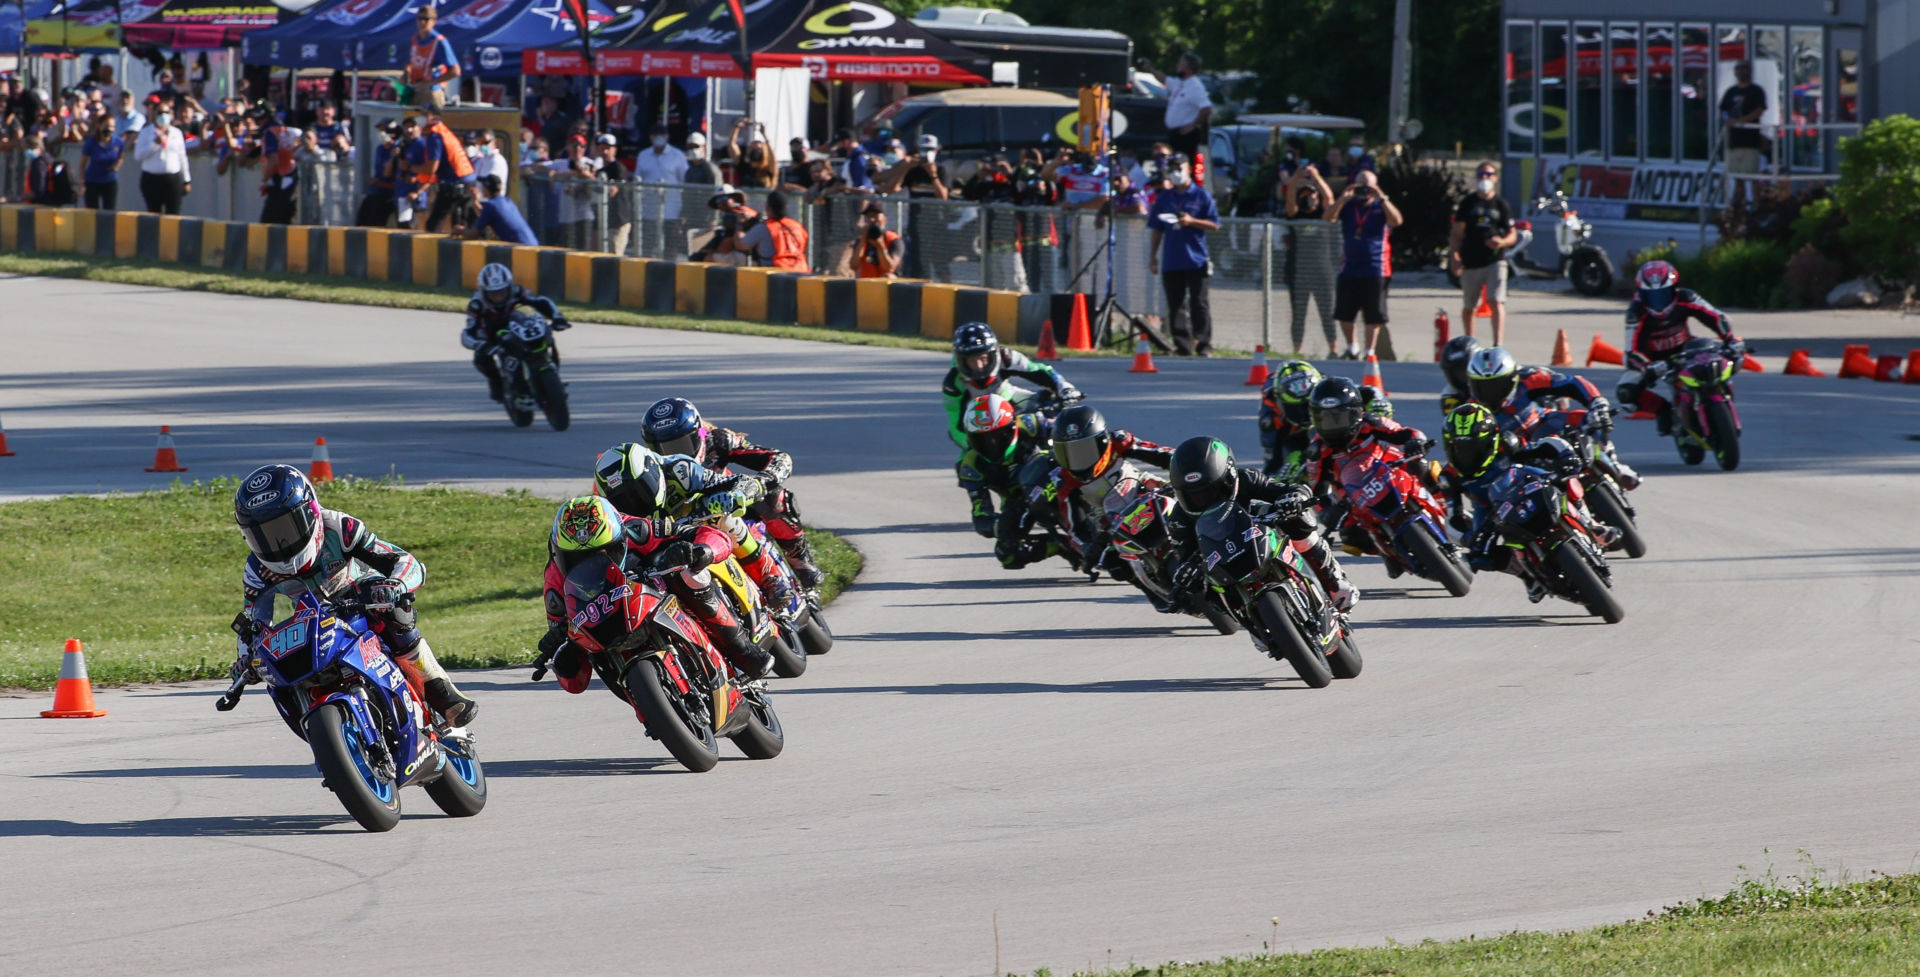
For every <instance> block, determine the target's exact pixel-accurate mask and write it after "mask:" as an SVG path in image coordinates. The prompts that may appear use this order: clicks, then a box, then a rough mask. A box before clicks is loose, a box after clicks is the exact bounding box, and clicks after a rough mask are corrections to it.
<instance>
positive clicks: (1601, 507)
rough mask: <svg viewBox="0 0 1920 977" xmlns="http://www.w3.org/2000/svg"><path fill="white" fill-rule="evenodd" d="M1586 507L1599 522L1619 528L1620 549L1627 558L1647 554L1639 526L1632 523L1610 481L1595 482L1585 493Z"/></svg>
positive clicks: (1636, 557)
mask: <svg viewBox="0 0 1920 977" xmlns="http://www.w3.org/2000/svg"><path fill="white" fill-rule="evenodd" d="M1587 507H1588V508H1590V509H1592V510H1593V514H1594V515H1595V516H1598V517H1599V519H1600V521H1601V522H1604V523H1606V524H1607V525H1609V526H1612V527H1613V528H1615V529H1618V530H1620V549H1621V551H1622V552H1624V553H1626V554H1627V559H1629V560H1637V559H1639V558H1641V557H1643V556H1646V555H1647V541H1646V540H1645V539H1644V538H1642V537H1641V535H1640V527H1639V526H1638V525H1636V524H1635V523H1634V521H1633V517H1632V516H1630V515H1627V507H1626V504H1625V503H1624V502H1623V501H1622V500H1621V498H1620V493H1619V490H1617V489H1615V488H1614V487H1613V483H1612V482H1609V481H1605V480H1602V481H1600V482H1597V483H1595V485H1594V486H1593V489H1592V490H1591V491H1589V492H1588V493H1587Z"/></svg>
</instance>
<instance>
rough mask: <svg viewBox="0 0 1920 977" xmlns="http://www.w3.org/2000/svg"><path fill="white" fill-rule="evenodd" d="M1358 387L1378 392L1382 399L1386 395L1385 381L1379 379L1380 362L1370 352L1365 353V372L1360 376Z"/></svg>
mask: <svg viewBox="0 0 1920 977" xmlns="http://www.w3.org/2000/svg"><path fill="white" fill-rule="evenodd" d="M1360 385H1361V386H1363V387H1372V388H1373V389H1375V390H1378V391H1380V396H1382V397H1385V396H1386V395H1387V381H1385V380H1382V379H1380V361H1379V360H1378V359H1376V358H1375V357H1374V355H1373V351H1372V350H1368V351H1367V372H1365V373H1362V374H1360Z"/></svg>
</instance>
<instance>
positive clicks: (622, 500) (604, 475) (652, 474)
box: [593, 442, 667, 519]
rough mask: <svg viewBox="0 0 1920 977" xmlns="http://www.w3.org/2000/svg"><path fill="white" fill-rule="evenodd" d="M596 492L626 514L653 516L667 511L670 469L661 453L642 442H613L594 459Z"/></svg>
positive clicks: (641, 516) (650, 517)
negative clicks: (613, 443) (658, 453)
mask: <svg viewBox="0 0 1920 977" xmlns="http://www.w3.org/2000/svg"><path fill="white" fill-rule="evenodd" d="M593 486H594V490H595V492H596V493H597V494H599V495H601V496H604V497H605V498H606V500H607V501H608V502H611V503H613V507H614V508H615V509H618V510H620V514H621V515H623V516H635V517H638V518H641V519H652V518H655V517H658V516H661V515H665V514H666V511H667V470H666V466H664V465H662V464H661V462H660V456H659V455H657V454H655V453H654V452H653V450H652V449H650V448H647V447H644V446H642V445H637V444H633V443H631V442H629V443H627V444H618V445H614V446H613V447H611V448H608V449H607V450H605V451H602V452H600V457H599V458H598V459H597V460H595V461H594V463H593Z"/></svg>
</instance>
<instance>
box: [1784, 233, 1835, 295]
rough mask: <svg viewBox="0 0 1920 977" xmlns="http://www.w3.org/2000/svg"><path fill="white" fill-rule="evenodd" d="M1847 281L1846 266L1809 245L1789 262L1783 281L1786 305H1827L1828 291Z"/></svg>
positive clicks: (1796, 253) (1797, 252)
mask: <svg viewBox="0 0 1920 977" xmlns="http://www.w3.org/2000/svg"><path fill="white" fill-rule="evenodd" d="M1846 280H1847V269H1846V268H1845V267H1844V266H1842V265H1841V264H1840V262H1838V261H1835V260H1834V259H1832V258H1829V257H1827V256H1826V255H1825V254H1822V253H1821V252H1820V250H1819V249H1817V248H1815V247H1814V246H1813V245H1811V244H1808V245H1803V246H1802V247H1801V248H1800V250H1798V251H1795V252H1794V253H1793V257H1792V258H1791V259H1789V260H1788V261H1787V270H1786V274H1785V275H1783V276H1782V277H1781V280H1780V284H1781V285H1782V286H1783V287H1784V289H1785V292H1786V303H1785V304H1787V305H1793V306H1799V307H1801V308H1812V309H1817V308H1820V307H1821V306H1824V305H1826V304H1827V293H1828V292H1831V291H1833V289H1834V286H1836V285H1839V284H1840V283H1841V282H1844V281H1846Z"/></svg>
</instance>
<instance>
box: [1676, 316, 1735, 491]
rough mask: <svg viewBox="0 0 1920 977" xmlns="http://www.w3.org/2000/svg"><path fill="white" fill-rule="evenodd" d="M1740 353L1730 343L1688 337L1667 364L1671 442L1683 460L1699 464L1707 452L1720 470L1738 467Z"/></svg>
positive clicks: (1731, 469)
mask: <svg viewBox="0 0 1920 977" xmlns="http://www.w3.org/2000/svg"><path fill="white" fill-rule="evenodd" d="M1741 359H1742V357H1741V355H1740V352H1739V351H1737V350H1735V349H1733V348H1732V344H1730V343H1725V342H1722V341H1720V340H1718V339H1708V338H1706V337H1704V336H1703V337H1700V338H1697V339H1690V340H1687V344H1686V345H1685V346H1682V347H1680V352H1679V354H1678V355H1677V356H1675V357H1674V358H1673V359H1671V360H1668V361H1667V363H1666V368H1667V369H1668V370H1671V371H1672V372H1673V443H1674V445H1675V446H1676V447H1678V448H1679V449H1680V460H1681V461H1684V462H1686V463H1687V464H1689V465H1698V464H1700V462H1701V461H1703V460H1705V458H1706V456H1707V452H1709V451H1711V452H1713V460H1714V461H1716V462H1718V463H1719V465H1720V470H1721V471H1729V472H1730V471H1733V470H1734V469H1735V468H1738V467H1740V412H1739V411H1738V410H1735V409H1734V406H1733V374H1734V372H1735V371H1737V370H1738V369H1739V368H1740V361H1741Z"/></svg>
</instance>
